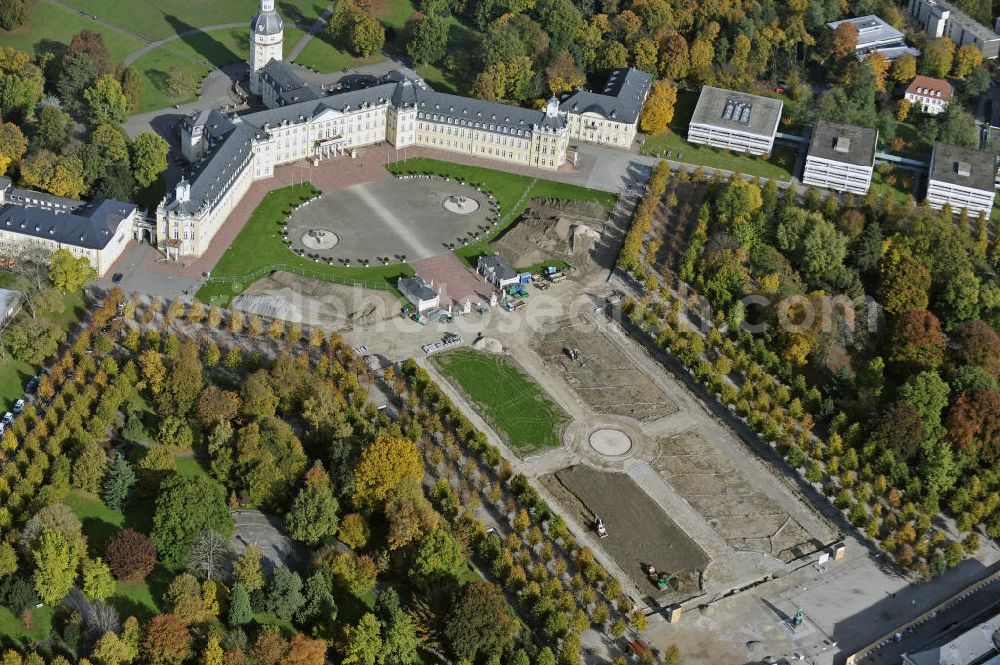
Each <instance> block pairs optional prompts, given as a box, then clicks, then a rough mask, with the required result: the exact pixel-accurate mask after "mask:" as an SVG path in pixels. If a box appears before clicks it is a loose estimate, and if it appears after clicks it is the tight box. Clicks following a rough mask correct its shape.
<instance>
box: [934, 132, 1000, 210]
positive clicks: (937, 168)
mask: <svg viewBox="0 0 1000 665" xmlns="http://www.w3.org/2000/svg"><path fill="white" fill-rule="evenodd" d="M996 171H997V166H996V155H994V154H993V153H991V152H984V151H982V150H973V149H972V148H962V147H960V146H957V145H951V144H949V143H941V142H940V141H938V142H937V143H935V144H934V150H933V152H932V153H931V167H930V175H929V176H928V179H927V201H928V203H930V204H931V207H933V208H937V209H939V210H940V209H941V208H943V207H944V206H945V205H946V204H947V205H950V206H951V209H952V212H954V213H959V212H961V211H962V208H966V209H968V211H969V213H970V214H972V215H977V214H979V213H980V212H982V213H985V214H986V215H989V214H990V210H991V209H992V208H993V197H994V196H995V195H996V189H995V181H996Z"/></svg>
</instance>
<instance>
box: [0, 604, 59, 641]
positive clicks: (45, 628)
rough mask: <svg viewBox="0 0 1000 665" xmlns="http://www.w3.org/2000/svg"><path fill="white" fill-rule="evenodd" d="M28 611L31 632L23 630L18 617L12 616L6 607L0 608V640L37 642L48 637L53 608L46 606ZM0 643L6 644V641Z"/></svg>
mask: <svg viewBox="0 0 1000 665" xmlns="http://www.w3.org/2000/svg"><path fill="white" fill-rule="evenodd" d="M30 611H31V624H32V626H31V630H25V629H24V624H23V623H22V622H21V618H20V617H16V616H14V615H13V614H12V613H11V611H10V610H8V609H7V608H6V607H0V638H11V639H12V640H18V641H20V640H26V641H28V642H38V641H40V640H43V639H45V638H46V637H48V636H49V634H50V633H51V632H52V616H53V615H54V614H55V608H52V607H49V606H48V605H46V606H44V607H38V608H32V609H31V610H30ZM0 641H2V642H5V643H6V640H0Z"/></svg>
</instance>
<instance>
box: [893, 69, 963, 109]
mask: <svg viewBox="0 0 1000 665" xmlns="http://www.w3.org/2000/svg"><path fill="white" fill-rule="evenodd" d="M954 94H955V88H954V87H952V85H951V83H948V82H947V81H945V80H944V79H936V78H931V77H930V76H918V77H916V78H915V79H913V80H912V81H910V85H908V86H906V93H905V94H904V95H903V97H904V98H905V99H907V100H909V102H910V103H911V104H913V106H914V107H915V108H917V109H918V110H920V111H923V112H924V113H930V114H932V115H937V114H938V113H944V111H945V109H947V108H948V104H949V103H951V98H952V96H953V95H954Z"/></svg>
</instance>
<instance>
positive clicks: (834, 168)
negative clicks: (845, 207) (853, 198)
mask: <svg viewBox="0 0 1000 665" xmlns="http://www.w3.org/2000/svg"><path fill="white" fill-rule="evenodd" d="M872 170H873V169H872V167H871V166H857V165H854V164H845V163H844V162H837V161H833V160H830V159H823V158H821V157H812V156H810V157H806V166H805V170H804V171H803V173H802V182H803V184H806V185H815V186H816V187H824V188H826V189H835V190H837V191H839V192H853V193H855V194H865V193H867V192H868V188H869V187H871V183H872Z"/></svg>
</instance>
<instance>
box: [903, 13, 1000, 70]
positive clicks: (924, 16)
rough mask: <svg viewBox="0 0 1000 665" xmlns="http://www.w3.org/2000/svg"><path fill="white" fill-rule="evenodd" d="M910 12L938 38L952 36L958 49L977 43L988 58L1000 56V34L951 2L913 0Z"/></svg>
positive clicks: (924, 28) (926, 30)
mask: <svg viewBox="0 0 1000 665" xmlns="http://www.w3.org/2000/svg"><path fill="white" fill-rule="evenodd" d="M907 12H908V13H909V15H910V18H912V19H913V20H914V21H916V22H917V23H919V24H920V26H921V27H922V28H923V30H924V32H926V33H927V34H928V35H929V36H930V37H932V38H934V39H940V38H941V37H948V38H949V39H951V41H953V42H955V44H956V45H958V46H965V45H966V44H975V46H976V48H977V49H979V52H980V53H982V54H983V57H984V58H995V57H997V55H1000V35H998V34H997V33H996V32H995V31H994V30H992V29H990V28H988V27H987V26H985V25H983V24H982V23H980V22H978V21H976V20H975V19H973V18H972V17H971V16H969V15H968V14H966V13H965V12H963V11H962V10H961V9H959V8H958V7H956V6H955V5H953V4H951V3H950V2H948V1H947V0H909V4H908V5H907Z"/></svg>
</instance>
